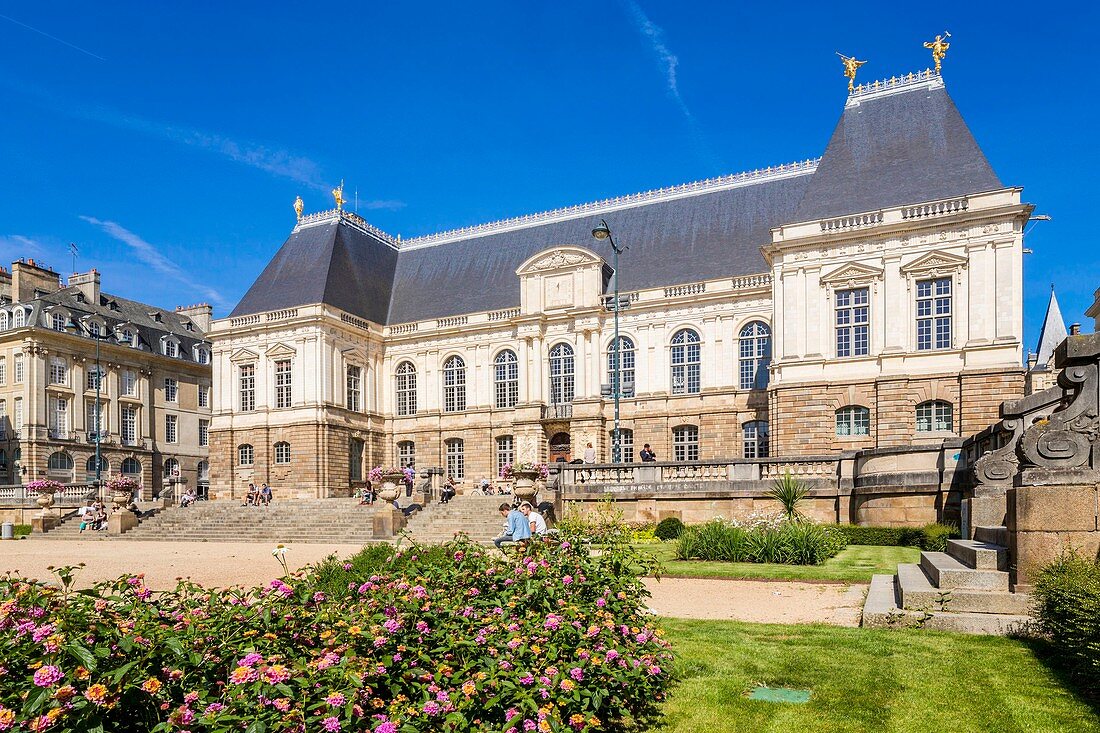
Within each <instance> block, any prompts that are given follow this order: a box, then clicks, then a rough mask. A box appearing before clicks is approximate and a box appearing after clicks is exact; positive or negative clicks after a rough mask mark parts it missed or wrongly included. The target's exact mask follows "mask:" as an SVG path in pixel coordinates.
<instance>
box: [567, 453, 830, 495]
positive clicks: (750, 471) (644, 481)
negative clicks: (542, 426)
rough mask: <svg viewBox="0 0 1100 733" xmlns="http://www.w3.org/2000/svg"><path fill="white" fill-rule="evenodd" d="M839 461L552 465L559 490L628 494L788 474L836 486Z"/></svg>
mask: <svg viewBox="0 0 1100 733" xmlns="http://www.w3.org/2000/svg"><path fill="white" fill-rule="evenodd" d="M842 460H843V459H842V458H841V457H839V456H838V457H835V458H834V457H824V456H822V457H816V456H812V457H805V458H759V459H751V458H742V459H732V460H718V461H675V462H671V461H670V462H661V463H657V462H651V463H613V464H606V463H605V464H568V465H565V464H556V465H557V466H558V467H559V469H560V471H561V480H560V485H561V486H573V487H577V488H581V487H584V486H585V485H590V484H593V485H599V484H612V485H616V486H617V487H620V488H624V489H625V490H630V489H629V487H630V486H635V487H637V488H638V489H639V490H640V489H643V488H646V489H648V488H652V487H653V485H655V484H689V483H698V482H742V481H747V482H762V483H763V484H765V485H771V483H772V481H773V480H775V479H776V478H779V477H781V476H783V475H784V474H786V473H788V472H789V473H790V474H791V476H794V477H796V478H798V479H800V480H811V481H812V480H821V481H825V482H836V481H837V480H838V479H839V478H840V473H841V472H840V463H841V461H842Z"/></svg>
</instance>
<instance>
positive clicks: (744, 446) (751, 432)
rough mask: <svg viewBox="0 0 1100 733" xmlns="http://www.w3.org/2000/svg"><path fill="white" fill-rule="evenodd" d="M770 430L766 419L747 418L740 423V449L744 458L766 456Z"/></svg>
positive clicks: (768, 450)
mask: <svg viewBox="0 0 1100 733" xmlns="http://www.w3.org/2000/svg"><path fill="white" fill-rule="evenodd" d="M769 434H770V431H769V430H768V421H767V420H749V421H748V422H746V423H743V424H742V425H741V451H742V455H743V456H744V457H745V458H767V457H768V455H769V453H770V449H769V445H768V438H769Z"/></svg>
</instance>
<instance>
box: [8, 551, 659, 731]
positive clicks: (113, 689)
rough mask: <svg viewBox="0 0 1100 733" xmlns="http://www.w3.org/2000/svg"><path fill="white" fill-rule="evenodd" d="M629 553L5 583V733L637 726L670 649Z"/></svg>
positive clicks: (478, 555)
mask: <svg viewBox="0 0 1100 733" xmlns="http://www.w3.org/2000/svg"><path fill="white" fill-rule="evenodd" d="M638 567H639V564H638V560H637V558H634V557H632V556H631V555H630V550H629V549H628V548H618V549H616V550H612V551H607V552H604V553H602V554H601V555H600V556H599V557H595V558H594V557H590V556H589V553H588V552H586V551H584V552H582V551H578V549H577V548H576V547H574V546H573V544H571V542H569V541H560V542H554V543H552V544H537V545H532V546H531V547H530V548H529V549H528V551H527V552H526V554H523V555H510V556H509V557H507V558H500V557H493V556H490V555H489V554H488V553H486V552H485V551H484V550H483V549H482V548H481V547H479V546H476V545H472V544H469V543H467V542H465V541H456V542H454V543H451V544H448V545H442V546H436V547H425V548H421V547H413V548H411V549H407V550H404V551H403V552H394V551H393V550H392V549H389V548H385V549H381V550H380V549H379V548H370V549H369V550H366V551H364V553H362V555H361V556H357V557H356V558H351V559H349V561H347V562H342V561H337V560H335V559H332V560H331V561H329V562H327V563H323V564H322V565H321V566H319V567H317V568H313V569H311V570H308V571H305V572H301V573H298V574H294V575H291V576H285V577H283V578H281V579H276V580H273V581H271V582H270V583H269V584H267V585H266V586H264V587H262V588H249V589H244V588H234V589H226V590H212V589H205V588H202V587H200V586H197V585H194V584H191V583H186V582H184V583H180V584H179V585H178V586H177V587H176V588H175V589H174V590H172V591H168V592H157V591H152V590H150V589H149V588H147V587H146V586H145V583H144V581H143V579H142V577H141V576H132V577H123V578H120V579H118V580H117V581H114V582H112V583H103V584H98V585H96V586H94V587H93V588H91V589H89V590H87V591H80V592H74V591H72V589H71V582H72V572H71V570H69V569H64V570H62V571H61V572H60V577H61V580H62V584H61V586H60V587H56V586H47V585H43V584H39V583H36V582H32V581H27V580H23V579H19V578H15V577H10V576H9V577H7V578H4V579H0V643H2V644H3V648H4V654H3V655H2V657H0V730H3V731H6V730H20V731H23V730H31V731H46V730H48V731H73V732H75V731H81V732H86V731H135V732H136V731H142V732H143V733H144V732H146V731H157V732H160V731H193V732H196V733H197V732H198V731H226V732H228V731H235V732H237V733H266V732H267V731H296V732H299V733H306V732H308V733H314V731H328V732H329V733H333V732H336V731H374V732H375V733H399V732H400V733H416V732H420V731H473V730H477V731H499V732H501V733H521V732H524V731H531V730H534V731H624V730H630V729H635V728H638V727H641V726H644V725H646V724H648V723H650V722H652V721H653V720H654V719H655V718H656V716H657V711H658V709H659V705H660V703H661V701H662V700H663V699H664V697H665V694H666V691H667V689H668V686H669V683H670V674H669V665H670V663H671V655H670V653H669V650H668V644H667V643H666V642H665V641H664V640H663V638H662V635H661V632H660V630H658V629H656V628H654V626H653V624H652V621H651V619H650V618H649V617H647V616H646V614H645V613H644V610H643V608H644V606H643V601H644V598H645V596H646V593H645V589H644V587H643V586H642V584H641V582H640V580H639V578H638V577H637V575H636V574H635V572H636V569H637V568H638Z"/></svg>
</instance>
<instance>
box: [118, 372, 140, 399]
mask: <svg viewBox="0 0 1100 733" xmlns="http://www.w3.org/2000/svg"><path fill="white" fill-rule="evenodd" d="M121 382H122V394H123V396H125V397H137V396H138V393H137V372H132V371H130V370H129V369H127V370H124V371H123V372H122V377H121Z"/></svg>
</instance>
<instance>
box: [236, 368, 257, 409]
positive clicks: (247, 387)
mask: <svg viewBox="0 0 1100 733" xmlns="http://www.w3.org/2000/svg"><path fill="white" fill-rule="evenodd" d="M239 374H240V377H239V382H238V385H239V388H240V394H241V412H251V411H252V410H255V409H256V365H255V364H242V365H241V367H240V372H239Z"/></svg>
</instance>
